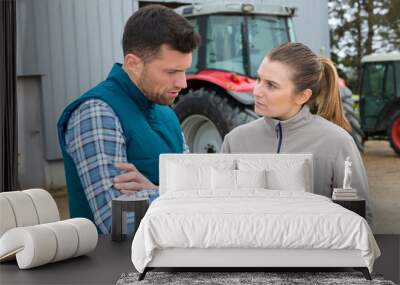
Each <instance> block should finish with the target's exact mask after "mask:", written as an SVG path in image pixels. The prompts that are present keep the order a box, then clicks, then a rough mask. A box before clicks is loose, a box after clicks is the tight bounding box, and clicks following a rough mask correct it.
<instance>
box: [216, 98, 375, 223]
mask: <svg viewBox="0 0 400 285" xmlns="http://www.w3.org/2000/svg"><path fill="white" fill-rule="evenodd" d="M221 152H223V153H312V154H313V159H314V193H315V194H320V195H324V196H327V197H331V196H332V191H333V188H341V187H342V185H343V178H344V161H345V160H346V157H347V156H349V157H350V159H351V161H352V167H351V169H352V176H351V177H352V182H351V186H352V187H353V188H355V189H357V191H358V195H359V196H360V197H362V198H364V199H365V200H366V204H367V211H366V212H367V216H366V217H367V220H368V222H369V223H370V224H371V221H372V212H371V209H370V205H369V202H368V201H369V200H368V179H367V175H366V172H365V167H364V164H363V161H362V159H361V156H360V153H359V151H358V149H357V146H356V144H355V142H354V140H353V138H352V137H351V136H350V135H349V133H348V132H346V131H345V130H344V129H342V128H341V127H339V126H337V125H335V124H333V123H331V122H329V121H328V120H325V119H324V118H322V117H320V116H318V115H313V114H311V113H310V110H309V108H308V107H307V106H304V107H303V108H302V109H301V110H300V112H299V113H297V114H296V115H295V116H294V117H292V118H290V119H289V120H286V121H279V120H275V119H272V118H267V117H262V118H259V119H257V120H255V121H252V122H250V123H247V124H244V125H241V126H239V127H237V128H235V129H233V130H232V131H231V132H230V133H229V134H227V135H226V136H225V139H224V142H223V145H222V148H221Z"/></svg>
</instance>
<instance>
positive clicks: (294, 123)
mask: <svg viewBox="0 0 400 285" xmlns="http://www.w3.org/2000/svg"><path fill="white" fill-rule="evenodd" d="M313 117H314V115H313V114H311V112H310V108H309V107H308V106H303V108H301V110H300V111H299V112H298V113H297V114H296V115H295V116H293V117H292V118H290V119H288V120H286V121H280V120H276V119H273V118H269V117H264V121H265V123H266V125H267V127H268V128H271V129H272V130H276V129H277V127H278V124H279V123H280V125H281V127H282V128H283V129H284V130H285V131H289V130H293V129H298V128H299V127H301V126H304V125H306V124H308V123H309V122H310V121H311V120H312V119H313Z"/></svg>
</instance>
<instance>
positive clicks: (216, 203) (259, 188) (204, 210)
mask: <svg viewBox="0 0 400 285" xmlns="http://www.w3.org/2000/svg"><path fill="white" fill-rule="evenodd" d="M313 185H314V183H313V160H312V155H311V154H212V155H210V154H164V155H161V156H160V197H159V198H158V199H156V200H155V201H154V202H153V203H152V205H151V206H150V208H149V209H148V211H147V213H146V215H145V216H144V218H143V219H142V221H141V223H140V226H139V228H138V230H137V232H136V234H135V237H134V239H133V242H132V262H133V265H134V266H135V268H136V269H137V270H138V272H140V273H141V275H140V276H139V279H140V280H141V279H143V278H144V277H145V274H146V272H147V271H149V270H151V269H154V268H158V267H163V268H165V267H167V268H171V267H179V268H182V267H196V268H198V267H208V268H209V267H224V268H226V267H235V268H240V269H241V270H243V268H250V267H251V268H254V267H262V268H266V267H268V268H270V267H301V268H304V267H318V268H321V267H353V268H355V269H359V270H361V271H362V272H363V274H364V276H365V277H366V278H367V279H370V278H371V277H370V274H369V273H370V272H372V268H373V263H374V261H375V259H376V258H377V257H379V255H380V251H379V248H378V246H377V244H376V241H375V239H374V237H373V234H372V231H371V229H370V227H369V226H368V223H367V222H366V220H365V219H364V218H362V217H361V216H359V215H357V214H355V213H353V212H351V211H349V210H347V209H345V208H343V207H341V206H340V205H337V204H335V203H333V202H332V201H331V200H330V199H329V198H327V197H323V196H320V195H316V194H314V193H313V192H314V191H313V190H314V189H313V187H314V186H313Z"/></svg>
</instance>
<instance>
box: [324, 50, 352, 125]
mask: <svg viewBox="0 0 400 285" xmlns="http://www.w3.org/2000/svg"><path fill="white" fill-rule="evenodd" d="M319 61H320V63H321V65H322V71H321V75H320V92H319V93H320V94H319V96H318V97H317V98H316V99H317V100H316V104H317V107H318V111H317V114H318V115H320V116H321V117H323V118H325V119H327V120H329V121H331V122H332V123H335V124H337V125H338V126H340V127H342V128H344V129H346V130H347V131H351V125H350V123H349V121H348V120H347V118H346V117H345V115H344V111H343V106H342V99H341V97H340V93H339V76H338V74H337V71H336V68H335V66H334V65H333V62H332V61H331V60H330V59H328V58H324V57H320V58H319Z"/></svg>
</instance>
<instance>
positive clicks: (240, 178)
mask: <svg viewBox="0 0 400 285" xmlns="http://www.w3.org/2000/svg"><path fill="white" fill-rule="evenodd" d="M211 181H212V189H213V190H220V191H221V190H230V191H232V190H238V189H241V188H267V178H266V171H265V169H263V170H259V171H257V170H231V169H216V168H212V170H211Z"/></svg>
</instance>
